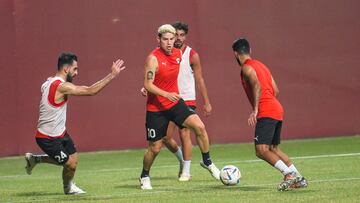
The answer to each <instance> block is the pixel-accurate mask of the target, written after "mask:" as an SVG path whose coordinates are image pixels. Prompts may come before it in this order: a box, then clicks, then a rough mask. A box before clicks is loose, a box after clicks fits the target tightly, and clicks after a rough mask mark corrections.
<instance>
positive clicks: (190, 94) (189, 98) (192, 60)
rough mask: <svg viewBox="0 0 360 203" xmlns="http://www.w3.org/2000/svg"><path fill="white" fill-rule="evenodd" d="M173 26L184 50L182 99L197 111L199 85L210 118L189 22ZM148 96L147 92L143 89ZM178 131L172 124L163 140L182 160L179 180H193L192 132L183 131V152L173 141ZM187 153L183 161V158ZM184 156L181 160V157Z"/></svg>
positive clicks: (180, 88) (206, 94)
mask: <svg viewBox="0 0 360 203" xmlns="http://www.w3.org/2000/svg"><path fill="white" fill-rule="evenodd" d="M172 26H173V27H174V28H175V30H176V40H175V43H174V47H175V48H178V49H180V50H181V51H182V57H181V58H182V60H181V62H180V70H179V76H178V86H179V92H180V97H181V98H182V99H183V100H184V101H185V104H186V105H188V106H189V107H190V108H191V109H193V110H195V109H196V92H195V82H196V86H197V87H198V89H199V90H200V93H201V95H202V98H203V101H204V106H203V110H204V115H205V116H209V115H210V114H211V111H212V107H211V104H210V99H209V96H208V93H207V88H206V85H205V80H204V78H203V76H202V69H201V63H200V56H199V54H198V53H197V52H196V51H195V50H194V49H192V48H191V47H190V46H188V45H187V44H186V43H185V42H186V36H187V34H188V32H189V27H188V25H187V24H186V23H183V22H175V23H173V24H172ZM142 92H143V94H144V96H145V95H146V91H144V89H143V90H142ZM175 130H176V125H175V123H173V122H170V123H169V126H168V129H167V133H166V136H165V137H164V138H163V141H164V143H165V145H166V146H167V148H168V149H169V150H170V151H171V152H173V153H174V154H175V156H177V157H178V160H179V161H180V172H179V181H189V180H190V179H191V175H190V165H191V156H192V143H191V138H190V133H191V131H190V129H188V128H183V129H180V130H179V134H180V139H181V143H182V150H181V149H180V148H178V145H177V143H176V141H175V140H174V139H173V138H172V135H173V134H174V132H175ZM182 154H183V159H182V157H181V156H182ZM179 157H180V158H179Z"/></svg>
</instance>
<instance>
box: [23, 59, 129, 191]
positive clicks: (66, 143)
mask: <svg viewBox="0 0 360 203" xmlns="http://www.w3.org/2000/svg"><path fill="white" fill-rule="evenodd" d="M77 62H78V59H77V56H76V55H74V54H72V53H67V52H65V53H62V54H61V55H60V56H59V59H58V70H57V73H56V74H55V76H53V77H50V78H48V79H47V81H46V82H45V83H43V85H42V86H41V93H42V96H41V100H40V112H39V114H40V115H39V121H38V125H37V133H36V136H35V138H36V142H37V144H38V146H39V147H40V148H41V149H42V150H43V151H44V152H45V153H46V154H43V155H34V154H32V153H26V154H25V160H26V167H25V169H26V172H27V174H29V175H31V172H32V170H33V168H34V167H35V166H36V165H37V164H39V163H48V164H54V165H58V166H62V167H63V173H62V179H63V185H64V193H65V194H67V195H71V194H83V193H85V192H84V191H83V190H82V189H80V188H79V187H77V186H76V185H75V184H74V182H73V178H74V175H75V171H76V166H77V161H78V158H77V153H76V149H75V144H74V142H73V140H72V139H71V137H70V135H69V134H68V132H67V130H66V127H65V123H66V109H67V100H68V98H69V96H72V95H74V96H93V95H96V94H97V93H98V92H100V91H101V90H102V89H103V88H104V87H105V86H107V85H108V84H109V83H110V82H111V81H112V80H113V79H114V78H115V77H116V76H117V75H118V74H119V73H120V72H121V71H122V70H124V69H125V66H123V64H124V61H122V60H117V61H115V62H113V64H112V67H111V73H110V74H108V75H107V76H106V77H105V78H103V79H102V80H100V81H98V82H96V83H95V84H93V85H91V86H90V87H87V86H77V85H74V84H73V83H72V80H73V78H74V77H75V76H77V75H78V63H77Z"/></svg>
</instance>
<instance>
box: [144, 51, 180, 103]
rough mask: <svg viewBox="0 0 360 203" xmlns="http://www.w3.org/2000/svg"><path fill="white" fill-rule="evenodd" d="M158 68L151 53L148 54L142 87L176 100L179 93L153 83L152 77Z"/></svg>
mask: <svg viewBox="0 0 360 203" xmlns="http://www.w3.org/2000/svg"><path fill="white" fill-rule="evenodd" d="M157 68H158V61H157V59H156V57H155V56H154V55H152V54H150V55H149V56H148V58H147V59H146V62H145V77H144V88H145V89H146V90H147V91H148V92H151V93H153V94H155V95H160V96H162V97H166V98H168V99H169V100H170V101H173V102H174V101H177V100H179V99H180V95H179V94H177V93H175V92H166V91H164V90H162V89H160V88H158V87H157V86H156V85H154V79H155V75H156V71H157Z"/></svg>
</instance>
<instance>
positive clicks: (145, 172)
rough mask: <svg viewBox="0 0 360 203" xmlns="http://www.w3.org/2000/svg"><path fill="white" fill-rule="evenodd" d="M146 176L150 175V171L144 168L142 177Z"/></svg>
mask: <svg viewBox="0 0 360 203" xmlns="http://www.w3.org/2000/svg"><path fill="white" fill-rule="evenodd" d="M145 177H149V171H147V170H145V169H144V168H143V170H142V172H141V175H140V178H145Z"/></svg>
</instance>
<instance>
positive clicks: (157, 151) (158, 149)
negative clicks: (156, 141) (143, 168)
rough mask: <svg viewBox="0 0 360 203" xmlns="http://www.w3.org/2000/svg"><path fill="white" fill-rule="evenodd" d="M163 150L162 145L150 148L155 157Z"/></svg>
mask: <svg viewBox="0 0 360 203" xmlns="http://www.w3.org/2000/svg"><path fill="white" fill-rule="evenodd" d="M160 150H161V145H160V146H152V147H150V151H151V153H153V154H154V155H157V154H159V153H160Z"/></svg>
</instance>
